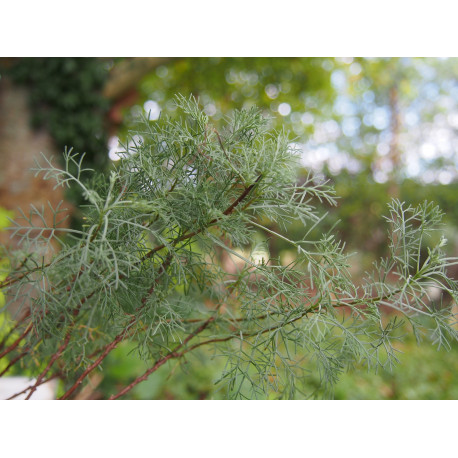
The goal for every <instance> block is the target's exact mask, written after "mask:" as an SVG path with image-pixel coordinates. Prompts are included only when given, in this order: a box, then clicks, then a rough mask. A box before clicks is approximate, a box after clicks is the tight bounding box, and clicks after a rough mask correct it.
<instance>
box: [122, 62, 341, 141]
mask: <svg viewBox="0 0 458 458" xmlns="http://www.w3.org/2000/svg"><path fill="white" fill-rule="evenodd" d="M332 67H333V61H332V59H328V58H286V57H279V58H269V57H253V58H241V57H224V58H220V57H210V58H184V59H175V60H172V61H171V62H170V63H169V64H168V65H162V66H160V67H158V68H157V69H156V71H155V72H152V73H151V74H149V75H147V76H146V77H145V78H144V79H143V81H142V83H141V84H140V85H139V87H138V91H139V100H138V103H139V105H138V104H137V105H135V106H134V107H132V109H128V110H127V116H126V124H129V123H131V122H133V121H134V120H135V119H136V118H137V117H138V116H139V115H140V114H141V113H142V112H144V111H148V104H147V102H148V101H153V102H155V103H157V104H158V105H159V106H160V109H161V110H162V111H163V112H164V113H166V114H168V115H173V113H174V111H175V109H176V107H175V105H174V103H173V101H172V99H173V96H174V94H176V93H182V94H184V95H187V94H190V93H192V94H193V95H195V96H196V97H198V98H199V100H200V103H201V105H202V106H203V107H204V110H205V112H206V114H207V115H208V116H210V117H211V118H212V120H213V121H218V120H219V119H220V118H221V116H222V115H221V113H222V112H224V113H230V111H231V110H234V109H241V108H250V107H251V106H253V105H256V106H258V107H259V108H261V109H263V110H264V114H265V115H267V116H268V117H271V118H272V123H273V126H274V127H279V126H280V124H281V125H286V126H288V127H291V128H292V127H294V126H295V127H297V128H300V131H297V132H296V134H299V133H303V132H304V130H303V129H302V127H303V126H302V125H301V123H300V119H299V118H300V115H299V117H298V112H302V111H304V110H311V111H313V112H314V113H316V114H317V115H320V116H325V113H323V108H324V107H325V106H330V102H331V101H332V99H333V96H334V89H333V87H332V85H331V73H330V71H329V70H330V69H331V68H332ZM145 102H146V104H145ZM281 104H287V105H284V107H285V109H286V110H287V111H288V110H290V112H291V113H296V116H292V117H291V116H290V115H289V114H286V113H287V111H284V112H283V113H285V114H284V115H283V116H282V115H281V114H280V113H279V111H278V108H279V106H280V105H281ZM141 105H145V106H144V108H143V107H142V106H141ZM288 106H289V108H288ZM153 107H154V105H153ZM298 121H299V123H298ZM293 124H294V126H293ZM296 130H297V129H296ZM296 130H295V131H296ZM309 131H310V129H309Z"/></svg>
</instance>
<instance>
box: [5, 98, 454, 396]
mask: <svg viewBox="0 0 458 458" xmlns="http://www.w3.org/2000/svg"><path fill="white" fill-rule="evenodd" d="M176 102H177V105H178V108H179V109H180V110H181V112H182V113H183V118H182V119H181V120H178V121H176V120H171V119H168V118H165V117H164V118H161V119H159V120H158V121H157V122H156V121H153V122H151V121H148V120H146V119H145V120H144V121H143V122H142V123H140V124H139V125H138V127H137V128H136V129H135V131H134V132H132V135H131V138H130V140H129V142H128V144H126V147H125V150H126V152H125V154H124V156H123V159H122V160H121V161H119V164H117V165H116V167H115V169H114V170H113V171H112V172H111V174H110V175H109V177H105V176H103V175H99V174H96V173H95V172H93V171H91V170H88V169H85V168H84V165H83V163H84V162H83V157H81V156H78V155H77V154H75V153H73V152H72V151H68V152H65V155H64V157H65V164H66V166H65V167H64V168H63V169H60V168H59V167H56V166H55V165H54V164H52V163H51V162H50V161H49V160H47V159H46V158H44V157H43V158H42V159H41V161H40V164H39V165H38V166H37V169H36V173H37V175H41V176H42V177H43V178H44V179H53V180H55V181H56V186H67V185H70V184H71V185H72V186H76V187H78V188H79V189H80V192H81V193H82V194H83V196H84V197H85V199H86V200H87V205H86V206H85V207H84V208H83V211H84V213H85V218H84V221H85V225H84V226H83V228H82V229H81V230H76V229H60V228H59V227H58V226H59V220H60V214H61V211H62V209H61V208H56V209H54V210H53V211H54V214H55V218H54V223H55V224H54V225H53V226H52V227H43V226H44V224H45V220H44V217H43V210H41V209H37V208H32V210H31V212H30V214H29V215H25V214H22V217H23V219H25V221H26V222H24V221H22V222H21V223H20V224H19V223H18V225H17V226H16V227H15V228H14V229H13V230H14V232H15V233H16V235H17V236H20V238H21V239H20V240H21V241H20V247H19V249H18V250H17V251H16V252H15V253H13V254H11V265H12V266H13V267H14V269H13V270H12V272H10V273H9V277H8V278H7V280H5V281H3V282H2V283H1V284H0V286H2V287H3V288H4V291H6V292H7V294H8V297H9V299H10V301H14V302H15V304H16V305H17V304H19V305H20V307H19V311H18V312H16V314H15V316H14V317H13V318H16V319H18V318H19V317H20V315H21V314H23V313H25V312H26V311H29V312H30V317H29V318H28V319H26V320H24V322H23V324H22V325H21V326H22V327H21V326H19V328H18V329H19V330H26V329H27V326H29V323H32V331H31V332H29V333H28V334H27V335H26V336H25V339H24V342H23V343H22V344H21V346H20V347H18V349H15V350H14V351H12V352H11V353H9V355H10V356H11V355H12V354H15V353H14V352H15V351H18V352H19V351H21V349H22V351H23V350H24V348H25V349H26V353H27V355H26V356H25V357H24V358H23V361H24V362H25V364H27V366H28V367H35V368H36V369H35V372H36V374H37V375H38V374H40V373H41V372H42V371H43V370H44V369H45V366H46V365H47V364H48V363H49V362H50V361H51V358H53V355H54V357H55V361H53V364H52V365H51V366H52V367H51V368H50V369H49V371H48V373H47V376H49V375H50V374H52V373H57V372H59V374H60V375H61V376H62V377H63V378H64V380H65V381H66V385H67V387H70V386H71V385H72V384H73V383H74V381H75V380H76V379H77V377H78V376H80V375H81V374H84V371H85V369H86V368H88V367H89V366H90V365H91V364H92V363H94V361H96V360H97V358H98V357H99V356H100V355H101V354H103V349H104V348H106V346H108V345H110V343H111V342H113V341H116V339H118V341H117V343H119V342H120V341H122V340H127V339H128V340H131V341H133V342H135V343H136V345H137V348H138V351H139V353H140V354H141V355H142V357H143V358H144V359H145V360H146V361H149V362H150V366H151V368H152V371H154V370H156V369H155V364H157V363H160V364H159V365H162V361H163V360H164V359H165V361H168V360H169V359H179V360H182V359H185V358H191V355H192V352H205V353H204V354H205V355H206V357H208V358H213V357H214V358H225V361H226V365H225V369H224V371H223V373H222V374H221V377H220V379H219V380H218V383H219V384H220V385H221V386H223V387H224V388H225V390H226V391H227V393H228V395H229V396H230V397H235V398H251V399H253V398H265V397H277V398H294V397H297V396H299V397H300V396H306V397H308V396H311V395H313V393H303V392H302V391H301V380H303V377H307V376H308V374H309V373H310V372H317V373H319V375H320V380H321V388H322V390H324V391H325V392H326V394H328V395H332V386H333V385H334V384H335V383H336V382H337V381H338V379H339V374H340V373H341V372H342V371H343V370H345V369H346V368H348V367H350V366H352V365H353V364H356V363H364V364H366V365H367V366H368V367H369V368H370V369H374V370H377V368H379V367H391V366H392V365H393V364H394V363H396V362H397V355H396V350H395V348H394V346H393V343H394V342H395V341H396V340H397V339H399V338H400V337H401V336H400V324H401V322H402V320H404V321H407V322H408V323H410V325H411V329H412V331H413V332H414V333H415V336H416V337H417V339H422V338H423V336H429V337H430V338H432V340H433V342H434V343H436V344H437V345H438V346H439V347H440V346H442V347H446V348H447V347H449V345H450V342H451V341H452V340H455V339H456V338H457V331H456V330H455V328H454V327H453V326H452V325H453V324H454V317H453V315H452V312H451V308H450V306H448V307H447V306H445V305H442V304H437V303H434V302H433V301H432V300H431V299H430V297H429V292H430V291H431V289H430V288H431V287H440V288H441V289H443V290H446V291H447V292H448V293H449V294H451V295H452V296H453V298H454V299H455V300H456V298H457V284H456V282H454V281H452V280H451V279H449V278H448V277H447V274H446V268H447V267H448V266H450V265H452V264H456V263H457V259H456V258H447V257H446V256H445V255H444V253H443V252H442V248H443V246H444V245H445V242H446V241H445V239H443V238H442V239H440V241H439V242H437V244H435V245H434V244H433V245H431V241H430V240H431V237H430V236H431V234H432V232H433V231H435V230H437V227H438V224H439V223H440V220H441V212H440V210H439V209H438V208H437V207H435V206H434V205H433V204H431V203H425V204H423V205H421V206H419V207H418V208H412V207H409V206H408V205H406V204H405V203H401V202H398V201H393V202H392V203H391V205H390V207H389V214H388V216H387V219H388V220H389V221H390V223H391V227H392V233H391V235H390V246H389V256H388V257H387V258H386V259H382V260H381V261H380V262H379V263H377V264H376V265H374V267H373V270H372V272H369V273H368V274H367V278H365V279H364V282H363V283H362V284H358V285H356V284H355V282H354V280H353V279H352V278H351V275H350V272H349V262H348V255H347V254H346V253H345V251H344V247H343V245H342V244H341V243H339V242H338V241H337V240H336V239H335V238H334V236H333V235H332V234H330V233H326V234H323V235H322V237H321V239H320V240H318V241H314V240H312V239H311V238H310V233H311V232H312V230H313V229H314V228H316V227H317V226H318V225H319V224H320V222H321V220H322V219H323V218H324V217H325V215H322V214H320V210H319V205H320V202H322V201H327V202H328V203H331V204H334V203H335V196H334V193H333V190H332V189H331V188H330V187H328V186H327V185H326V184H318V182H316V181H314V179H313V177H311V176H310V177H308V178H307V179H306V180H305V182H303V183H299V182H298V181H297V169H298V166H299V156H298V153H297V152H296V151H294V149H293V148H292V147H291V141H290V140H289V138H288V135H287V134H286V133H285V132H273V133H269V132H268V131H267V122H266V120H264V119H263V118H262V116H261V115H260V112H259V111H258V110H256V109H254V108H253V109H251V110H248V111H236V112H234V114H233V116H232V117H231V118H228V119H227V120H226V121H227V124H226V126H225V127H224V128H223V129H222V130H221V131H219V130H217V129H216V128H215V127H214V126H212V125H211V124H210V123H209V120H208V117H207V116H206V115H205V114H204V113H203V111H202V110H200V109H199V107H198V104H197V103H196V101H195V100H194V99H193V98H184V97H181V96H179V97H177V99H176ZM75 170H76V172H75ZM37 216H38V219H39V220H40V221H41V223H42V224H41V225H40V224H38V225H37V224H36V222H35V221H36V217H37ZM298 219H299V220H300V221H301V222H302V224H303V227H304V235H303V238H302V240H290V239H289V238H288V237H287V234H286V229H287V226H288V223H289V222H291V221H293V220H298ZM269 222H275V223H276V225H275V227H277V228H278V227H279V228H280V230H281V233H277V232H275V231H274V230H273V229H272V226H269ZM259 230H262V231H263V232H264V233H267V234H269V236H271V237H272V238H274V237H279V238H281V239H283V240H284V241H286V242H287V243H288V244H290V245H291V247H293V248H294V250H295V251H296V253H297V256H296V259H295V260H294V262H292V263H291V264H290V265H288V266H284V265H282V264H281V263H280V261H279V260H278V259H268V255H267V254H266V252H267V249H268V247H267V246H262V247H259V246H257V245H256V243H255V234H256V232H257V231H259ZM52 240H54V241H57V243H58V245H59V247H60V249H59V251H58V252H56V253H54V255H53V257H52V259H51V260H50V261H49V262H45V261H44V259H43V254H42V253H43V246H45V247H47V246H48V247H49V246H50V242H51V241H52ZM425 242H428V243H429V245H428V246H429V248H428V249H427V255H426V257H425V255H424V252H425V246H426V245H425ZM259 251H261V252H262V253H264V257H263V258H262V259H261V258H260V257H259V256H256V252H259ZM7 307H8V304H7V306H5V308H4V309H5V310H6V308H7ZM387 309H392V310H393V311H394V312H396V313H394V314H391V315H390V314H386V313H384V311H385V312H386V310H387ZM119 336H121V337H119ZM0 337H1V336H0ZM65 343H66V344H65ZM56 355H57V356H56ZM210 364H211V359H210ZM98 367H99V368H100V367H103V362H102V361H101V366H98ZM162 370H164V369H162Z"/></svg>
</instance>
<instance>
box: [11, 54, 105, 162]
mask: <svg viewBox="0 0 458 458" xmlns="http://www.w3.org/2000/svg"><path fill="white" fill-rule="evenodd" d="M8 74H9V75H10V76H11V77H12V78H13V80H14V81H15V82H16V83H19V84H23V85H26V86H27V87H28V89H29V93H30V107H31V111H32V117H31V120H32V125H33V126H34V127H36V128H41V127H45V128H47V129H48V130H49V132H50V134H51V136H52V137H53V139H54V140H55V142H56V145H57V148H58V149H59V150H61V151H63V150H64V149H65V147H68V148H71V147H72V148H73V149H74V150H75V151H77V152H80V153H86V161H87V163H88V164H91V165H92V166H95V167H96V168H100V167H104V166H105V165H106V164H107V162H108V158H107V152H106V151H107V134H106V129H105V126H104V118H105V114H106V111H107V109H108V101H107V100H106V99H105V98H104V97H103V95H102V88H103V86H104V84H105V81H106V78H107V76H108V65H107V64H106V62H104V61H103V60H102V59H95V58H76V57H62V58H44V57H40V58H21V59H18V60H17V61H16V62H15V63H14V65H12V67H11V68H10V69H9V71H8Z"/></svg>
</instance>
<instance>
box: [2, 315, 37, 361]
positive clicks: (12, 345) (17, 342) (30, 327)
mask: <svg viewBox="0 0 458 458" xmlns="http://www.w3.org/2000/svg"><path fill="white" fill-rule="evenodd" d="M31 330H32V323H29V325H28V326H27V327H26V328H25V331H24V332H23V333H22V334H21V335H20V336H19V337H18V338H17V339H16V340H15V341H14V342H13V343H12V344H11V345H10V346H9V347H8V348H6V349H5V350H3V351H2V352H1V353H0V358H3V357H4V356H6V355H7V354H8V353H10V352H12V351H13V350H14V349H15V348H16V347H17V346H18V345H19V344H20V343H21V341H22V340H23V339H24V338H25V337H26V336H27V334H28V333H29V332H30V331H31Z"/></svg>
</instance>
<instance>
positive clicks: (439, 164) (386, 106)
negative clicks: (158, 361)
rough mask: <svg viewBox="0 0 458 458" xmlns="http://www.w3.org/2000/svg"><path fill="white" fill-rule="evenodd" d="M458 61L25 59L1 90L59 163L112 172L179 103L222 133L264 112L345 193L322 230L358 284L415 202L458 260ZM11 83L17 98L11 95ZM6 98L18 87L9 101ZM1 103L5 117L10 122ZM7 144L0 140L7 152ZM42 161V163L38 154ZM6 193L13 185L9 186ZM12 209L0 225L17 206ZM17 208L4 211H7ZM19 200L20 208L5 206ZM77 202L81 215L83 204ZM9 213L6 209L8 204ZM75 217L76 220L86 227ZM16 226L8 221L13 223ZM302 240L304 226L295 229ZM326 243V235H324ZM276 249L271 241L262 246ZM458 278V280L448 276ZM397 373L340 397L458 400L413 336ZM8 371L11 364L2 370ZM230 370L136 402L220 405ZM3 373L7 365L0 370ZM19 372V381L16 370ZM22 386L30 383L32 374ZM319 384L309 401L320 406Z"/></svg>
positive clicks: (121, 371) (364, 379)
mask: <svg viewBox="0 0 458 458" xmlns="http://www.w3.org/2000/svg"><path fill="white" fill-rule="evenodd" d="M457 76H458V58H448V59H446V58H352V57H344V58H100V59H97V58H18V59H3V60H1V61H0V91H1V90H2V85H3V91H6V90H8V91H10V93H11V94H13V92H14V90H15V88H21V90H22V91H26V94H27V100H28V104H27V108H26V109H27V110H28V113H24V116H27V117H28V118H29V119H30V122H29V124H30V128H31V129H32V130H34V131H40V132H44V133H46V135H49V136H50V138H51V139H52V144H53V148H54V152H55V153H56V154H59V153H60V152H62V151H63V149H64V148H65V147H74V149H75V150H76V151H78V152H85V153H86V157H87V162H88V163H89V164H90V166H91V167H93V168H96V169H98V170H106V171H108V170H109V169H110V167H111V166H112V164H113V163H114V162H116V161H117V160H120V155H119V154H118V153H120V152H122V151H123V150H124V148H125V147H126V146H127V147H128V146H129V145H128V142H129V141H131V140H129V139H128V138H127V131H128V129H129V128H130V127H132V126H133V125H135V122H136V121H137V120H138V119H139V118H140V117H141V116H146V117H149V119H151V120H155V119H158V117H159V116H163V115H164V114H167V115H169V116H172V117H173V116H174V115H175V106H174V104H173V96H174V94H176V93H181V94H183V95H189V94H193V95H195V96H196V97H198V99H199V102H200V104H201V105H202V107H203V108H204V110H205V112H206V113H207V115H208V116H209V117H210V119H211V120H212V122H214V123H215V124H218V123H220V122H222V121H223V118H224V116H225V115H227V114H230V112H231V110H234V109H235V108H242V107H244V108H248V107H250V106H252V105H257V106H258V107H260V108H261V109H262V110H263V113H264V114H265V116H266V117H268V118H269V119H270V124H271V127H272V129H280V128H282V127H285V128H286V129H287V130H289V131H290V132H291V143H292V144H294V146H295V147H296V148H298V149H299V150H300V151H301V164H302V170H301V174H302V175H303V176H305V175H306V174H308V173H309V172H313V174H314V175H315V179H316V180H319V181H323V180H329V181H330V182H331V183H332V184H333V185H334V186H335V188H336V191H337V195H338V196H339V205H338V206H337V207H336V208H324V207H323V208H322V210H323V212H329V215H328V217H327V218H326V219H325V221H324V224H323V225H322V226H321V227H320V229H319V230H320V231H323V230H329V229H330V228H331V227H333V225H334V224H337V225H336V228H335V231H336V232H337V234H338V236H339V237H340V238H341V239H343V240H344V241H345V242H346V247H347V250H348V251H349V252H355V251H357V252H358V254H357V255H355V256H354V257H353V258H352V259H353V265H352V272H353V274H354V276H355V281H356V282H358V278H361V276H362V275H363V274H364V271H365V270H366V269H367V268H369V267H370V265H371V263H372V261H374V260H375V259H377V258H378V257H380V256H382V255H383V254H384V253H385V252H386V238H385V234H386V229H387V228H386V227H385V225H384V220H383V218H382V215H383V214H384V213H385V212H386V204H387V202H388V201H389V200H390V199H391V198H393V197H397V198H399V199H401V200H404V201H406V202H408V203H411V204H417V203H419V202H422V201H423V200H425V199H428V200H433V201H435V202H436V203H437V204H439V205H440V207H441V208H442V210H443V211H444V212H445V214H446V217H445V225H444V227H443V230H444V232H445V236H446V237H447V239H448V241H449V245H448V250H449V252H450V255H455V256H456V255H457V254H458V231H457V227H458V205H457V203H458V171H457V170H458V167H457V165H458V153H457V150H458V134H457V133H458V78H457ZM6 83H8V86H5V84H6ZM5 88H7V89H5ZM1 100H2V99H0V110H1V108H2V107H1V103H2V102H1ZM2 147H3V148H5V146H4V145H2V144H1V142H0V153H2ZM31 149H32V152H34V153H35V154H37V153H38V152H39V151H33V148H32V147H31ZM0 186H2V184H1V183H0ZM1 192H2V193H3V194H4V196H3V199H2V202H5V201H8V202H9V203H10V205H8V209H7V208H4V209H2V210H0V224H1V225H2V226H3V227H4V226H5V225H6V224H7V222H6V221H7V220H6V215H7V214H8V215H11V209H12V208H14V204H15V202H13V200H14V196H13V195H12V196H10V197H8V195H6V196H5V193H6V194H8V189H5V186H4V185H3V186H2V190H1ZM5 199H6V200H5ZM8 199H9V200H8ZM67 199H69V200H70V201H72V202H74V203H75V205H76V206H77V205H78V203H80V202H79V201H78V197H77V196H75V195H72V193H71V192H70V194H69V195H68V196H67ZM5 207H6V206H5ZM78 216H79V215H78V210H75V211H74V212H73V217H74V220H73V224H75V225H77V224H79V222H78ZM4 220H5V221H4ZM289 230H290V232H291V237H292V238H294V237H295V236H298V237H300V235H301V227H300V225H299V223H298V224H293V225H291V227H290V228H289ZM316 235H318V234H316ZM260 237H266V234H260ZM269 249H270V254H271V256H275V257H280V259H281V261H282V262H284V263H288V262H289V261H291V259H292V258H293V257H294V253H293V252H290V251H288V248H287V246H286V245H284V244H282V243H281V241H275V242H274V241H272V240H269ZM450 275H451V276H454V277H455V278H458V272H457V271H452V272H450ZM398 348H399V351H400V352H399V360H400V362H399V364H398V365H397V367H396V368H395V369H394V370H393V371H392V372H390V371H384V370H381V371H379V372H378V374H374V373H367V371H366V369H365V368H362V367H355V368H352V369H350V370H349V371H348V372H346V373H343V374H342V376H341V380H340V382H339V383H338V385H337V387H336V389H335V392H334V397H335V398H336V399H456V398H457V396H458V358H457V356H458V346H454V347H453V348H452V350H451V351H450V352H445V351H439V352H437V351H436V350H435V349H434V348H433V347H432V346H431V344H429V343H428V342H424V343H422V344H420V345H417V344H416V343H415V342H414V340H413V338H412V339H410V338H407V340H406V341H404V343H402V344H398ZM4 364H5V363H4ZM223 367H224V358H222V357H213V355H212V354H205V353H201V354H197V355H195V356H194V355H192V356H190V357H189V360H188V362H180V363H179V364H176V363H174V364H170V365H169V366H164V367H163V368H162V369H161V370H160V371H158V372H157V373H155V374H153V375H152V376H151V377H150V378H149V379H148V381H146V382H144V383H142V384H140V385H138V386H137V387H136V388H135V389H134V390H132V395H131V397H132V398H134V399H215V398H224V397H225V392H224V390H223V389H220V387H219V386H218V385H215V381H216V380H217V378H218V375H219V373H220V371H221V369H222V368H223ZM1 370H2V367H0V371H1ZM144 370H145V363H144V362H143V361H142V360H140V359H139V358H138V357H137V356H136V354H135V352H134V351H133V348H132V347H131V346H129V344H124V345H121V346H120V347H119V348H118V349H116V351H114V352H113V353H112V354H110V356H109V357H108V358H107V360H106V362H105V364H104V371H103V372H101V373H98V374H95V375H94V376H93V377H92V379H91V384H90V386H89V387H88V388H87V389H86V391H85V392H84V394H82V397H85V398H96V399H97V398H102V399H103V398H107V397H109V395H110V394H111V393H114V392H115V391H116V389H117V387H118V386H120V385H122V384H123V383H125V382H127V381H128V380H131V379H132V377H134V376H136V375H140V374H141V373H142V372H143V371H144ZM14 371H15V372H14ZM14 371H11V375H14V374H15V373H16V374H17V373H19V372H22V373H24V372H26V368H22V369H20V368H18V369H14ZM319 385H320V384H319V379H318V378H317V377H316V375H314V374H313V373H312V374H311V375H310V377H309V378H308V379H307V381H306V382H305V386H304V388H303V389H304V392H306V393H309V394H310V395H317V396H320V395H321V394H322V393H321V392H320V389H319Z"/></svg>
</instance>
